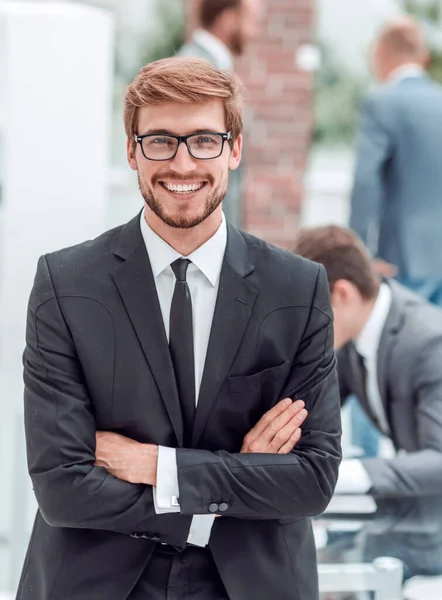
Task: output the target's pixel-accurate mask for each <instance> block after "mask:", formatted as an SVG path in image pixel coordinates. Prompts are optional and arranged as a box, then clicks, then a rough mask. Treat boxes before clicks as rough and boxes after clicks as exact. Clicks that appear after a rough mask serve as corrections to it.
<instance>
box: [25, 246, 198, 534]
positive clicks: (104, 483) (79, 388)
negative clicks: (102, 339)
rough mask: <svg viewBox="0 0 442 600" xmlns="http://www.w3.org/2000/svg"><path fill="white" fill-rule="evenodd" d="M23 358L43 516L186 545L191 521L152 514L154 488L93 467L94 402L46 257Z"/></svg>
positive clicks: (33, 468) (30, 448) (29, 441)
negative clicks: (136, 483)
mask: <svg viewBox="0 0 442 600" xmlns="http://www.w3.org/2000/svg"><path fill="white" fill-rule="evenodd" d="M23 363H24V382H25V392H24V402H25V430H26V445H27V456H28V467H29V473H30V476H31V479H32V483H33V488H34V492H35V495H36V498H37V502H38V506H39V508H40V511H41V513H42V515H43V517H44V518H45V520H46V521H47V522H48V523H49V524H50V525H52V526H54V527H74V528H88V529H102V530H110V531H115V532H119V533H124V534H134V533H135V534H139V533H141V534H143V536H145V537H150V536H152V537H154V538H160V539H161V541H165V542H168V543H170V544H173V545H177V546H182V545H185V542H186V539H187V535H188V531H189V527H190V519H188V518H184V517H182V516H179V515H173V514H172V515H156V513H155V509H154V505H153V497H152V487H150V486H143V485H135V484H131V483H127V482H124V481H122V480H120V479H117V478H116V477H113V476H112V475H111V474H109V473H108V472H107V471H106V469H104V468H102V467H96V466H94V462H95V433H96V425H95V420H94V414H93V406H92V403H91V399H90V397H89V394H88V390H87V387H86V384H85V381H84V376H83V374H82V369H81V364H80V363H79V360H78V358H77V354H76V349H75V346H74V343H73V340H72V336H71V333H70V331H69V329H68V327H67V325H66V322H65V320H64V318H63V314H62V311H61V309H60V306H59V303H58V300H57V297H56V294H55V291H54V287H53V284H52V280H51V275H50V272H49V267H48V263H47V261H46V259H45V258H44V257H43V258H41V259H40V261H39V264H38V268H37V274H36V277H35V282H34V287H33V289H32V292H31V296H30V300H29V307H28V317H27V330H26V348H25V352H24V356H23ZM156 541H159V540H156Z"/></svg>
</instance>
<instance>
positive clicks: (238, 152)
mask: <svg viewBox="0 0 442 600" xmlns="http://www.w3.org/2000/svg"><path fill="white" fill-rule="evenodd" d="M242 140H243V138H242V135H239V136H238V137H237V138H236V140H235V141H234V142H233V146H232V151H231V153H230V158H229V169H230V170H231V171H235V169H237V168H238V167H239V163H240V162H241V156H242Z"/></svg>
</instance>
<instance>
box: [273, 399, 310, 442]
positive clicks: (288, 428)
mask: <svg viewBox="0 0 442 600" xmlns="http://www.w3.org/2000/svg"><path fill="white" fill-rule="evenodd" d="M302 412H307V411H305V410H304V409H303V410H302V411H301V413H302ZM299 415H300V413H299V414H295V416H294V417H292V419H291V420H290V421H289V422H288V423H287V424H286V425H285V426H284V427H281V429H280V430H279V431H278V432H277V433H276V434H275V436H274V438H273V439H272V441H271V442H270V444H269V449H270V452H279V449H280V448H282V446H284V444H286V443H287V442H288V441H289V440H290V438H291V436H292V435H293V434H294V433H295V431H296V430H297V429H298V428H299V426H300V424H301V423H302V421H303V420H304V418H305V417H304V418H301V417H300V416H299Z"/></svg>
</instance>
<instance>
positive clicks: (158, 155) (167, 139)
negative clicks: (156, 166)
mask: <svg viewBox="0 0 442 600" xmlns="http://www.w3.org/2000/svg"><path fill="white" fill-rule="evenodd" d="M231 139H232V132H231V131H228V132H227V133H215V132H213V131H203V132H200V133H194V134H192V135H169V134H162V133H148V134H146V135H136V136H135V141H136V142H137V143H138V144H140V146H141V151H142V153H143V156H144V158H147V160H171V159H172V158H174V156H175V155H176V153H177V152H178V148H179V145H180V144H181V142H183V143H184V144H186V146H187V150H188V151H189V154H190V155H191V156H193V158H196V159H197V160H212V159H213V158H218V157H219V156H221V154H222V153H223V150H224V143H225V142H226V141H230V140H231Z"/></svg>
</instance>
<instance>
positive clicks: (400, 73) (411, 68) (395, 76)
mask: <svg viewBox="0 0 442 600" xmlns="http://www.w3.org/2000/svg"><path fill="white" fill-rule="evenodd" d="M424 74H425V70H424V68H423V67H422V66H421V65H418V64H417V63H408V64H406V65H402V66H400V67H398V68H397V69H394V71H392V72H391V73H390V76H389V77H388V81H389V82H390V83H399V82H400V81H403V80H404V79H407V78H408V77H422V75H424Z"/></svg>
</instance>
